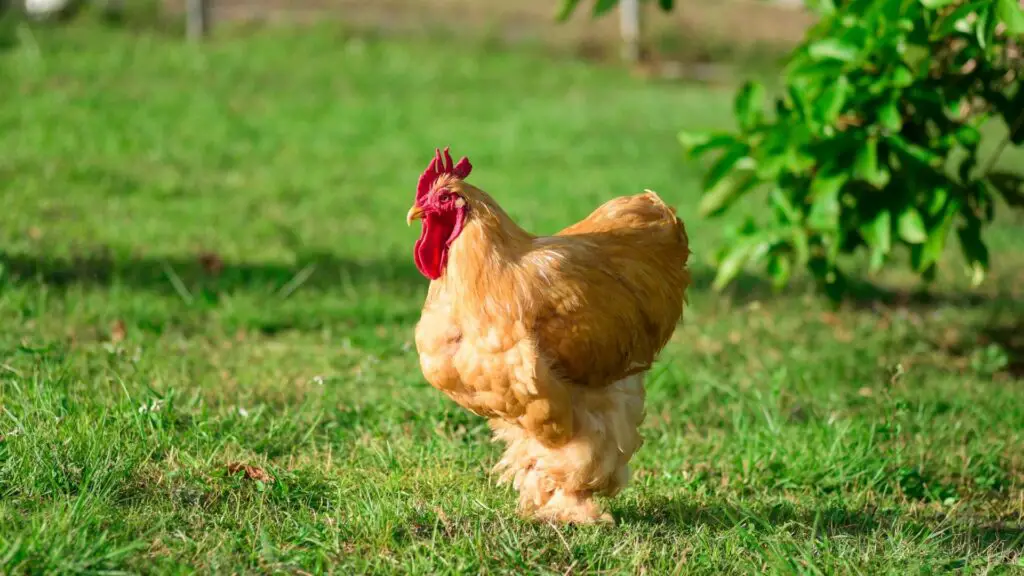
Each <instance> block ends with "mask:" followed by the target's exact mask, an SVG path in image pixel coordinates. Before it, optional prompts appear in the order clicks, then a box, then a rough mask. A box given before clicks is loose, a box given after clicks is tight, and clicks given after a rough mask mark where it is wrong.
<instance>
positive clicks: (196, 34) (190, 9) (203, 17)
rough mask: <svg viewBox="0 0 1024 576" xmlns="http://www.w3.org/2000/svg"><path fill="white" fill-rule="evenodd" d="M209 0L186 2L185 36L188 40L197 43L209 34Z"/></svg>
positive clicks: (189, 0) (188, 0) (190, 0)
mask: <svg viewBox="0 0 1024 576" xmlns="http://www.w3.org/2000/svg"><path fill="white" fill-rule="evenodd" d="M210 2H211V0H186V7H185V11H186V15H185V18H186V34H187V36H188V39H189V40H191V41H193V42H197V41H199V40H202V39H203V38H205V37H206V35H207V34H208V33H209V32H210Z"/></svg>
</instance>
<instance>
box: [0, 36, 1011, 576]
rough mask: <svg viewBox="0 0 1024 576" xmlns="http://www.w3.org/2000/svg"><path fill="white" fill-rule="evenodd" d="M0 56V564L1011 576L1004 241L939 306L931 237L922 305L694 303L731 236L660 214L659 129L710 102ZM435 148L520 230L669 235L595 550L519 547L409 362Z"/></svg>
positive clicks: (369, 58)
mask: <svg viewBox="0 0 1024 576" xmlns="http://www.w3.org/2000/svg"><path fill="white" fill-rule="evenodd" d="M19 40H20V44H19V45H18V46H17V47H15V48H10V49H8V50H7V51H6V52H4V53H3V54H2V55H0V74H2V76H0V78H2V81H3V82H4V88H3V91H4V98H3V100H2V101H0V126H3V130H2V131H0V150H2V151H3V152H2V155H0V190H2V203H3V210H0V323H2V326H3V330H2V331H0V572H3V573H9V574H20V573H33V574H35V573H54V572H60V573H74V572H81V573H86V572H92V573H98V572H107V573H110V572H116V571H124V572H132V573H161V574H183V573H191V572H194V571H195V572H200V573H211V572H233V573H268V572H272V571H279V572H284V573H295V574H301V573H315V572H322V571H332V572H334V573H338V574H344V573H395V572H398V573H413V574H446V573H451V574H456V573H509V574H512V573H516V574H521V573H524V572H526V571H530V572H535V573H552V574H554V573H558V574H576V573H584V572H587V573H590V572H592V571H593V572H600V573H641V574H643V573H646V574H668V573H707V574H721V573H756V572H771V573H870V574H882V573H891V574H909V573H935V572H943V571H948V570H951V569H966V570H967V571H970V572H985V571H992V572H991V573H999V571H1002V573H1019V572H1020V571H1021V570H1022V566H1024V560H1022V558H1024V557H1022V554H1021V551H1022V550H1024V527H1022V525H1021V523H1022V515H1024V381H1022V379H1021V378H1022V377H1021V372H1022V365H1021V349H1022V347H1024V342H1021V333H1022V324H1021V318H1022V317H1024V304H1022V298H1021V296H1022V291H1024V276H1022V273H1021V270H1022V263H1024V257H1022V256H1021V254H1020V253H1019V246H1020V245H1021V241H1022V240H1024V234H1022V232H1021V227H1020V219H1019V218H1018V217H1013V216H1009V215H1006V213H1005V212H1004V215H1003V216H1001V217H1000V220H999V222H998V223H997V225H996V226H995V227H994V228H993V229H992V230H991V232H990V233H989V234H988V236H987V239H988V240H989V241H990V242H991V245H992V250H993V261H994V263H995V270H994V271H993V276H992V277H991V278H990V280H989V282H988V283H987V284H986V285H985V286H983V287H982V288H981V289H978V290H975V291H972V290H970V289H969V288H968V286H967V281H966V278H965V276H964V274H963V273H962V270H961V259H960V258H959V256H958V255H957V254H956V251H955V249H954V248H951V250H950V254H949V257H948V258H947V259H945V260H944V261H943V263H942V269H941V273H940V275H939V282H938V284H937V285H936V286H934V287H933V289H932V291H931V296H930V297H929V298H920V297H916V296H913V295H911V294H909V293H908V292H907V291H906V288H907V287H908V286H910V284H908V282H909V279H908V278H906V277H904V276H903V275H901V274H899V273H891V274H887V275H883V276H882V277H881V278H879V279H877V282H878V283H879V284H880V285H881V286H882V287H883V288H884V290H883V291H876V293H874V294H873V295H869V294H868V293H867V292H865V293H864V294H863V295H862V296H858V297H857V298H856V299H854V300H851V301H850V302H847V303H846V304H844V305H843V306H842V307H840V308H839V309H837V310H833V309H831V308H830V307H829V306H828V305H827V304H826V303H825V302H824V301H823V300H822V299H821V298H820V297H818V296H816V295H814V294H813V293H811V292H808V291H807V290H805V289H804V288H803V284H802V281H798V282H797V284H796V285H794V287H793V288H791V289H790V290H788V291H786V292H785V293H783V294H779V295H776V294H773V293H772V292H771V291H770V290H768V289H767V288H766V287H765V284H764V282H763V281H762V280H760V279H759V277H758V276H757V275H756V272H757V271H756V270H754V271H751V272H750V274H749V275H747V276H745V277H744V278H742V279H741V282H740V284H739V285H738V286H737V287H736V288H734V289H732V290H731V291H729V292H727V293H726V294H724V295H718V294H714V293H712V292H711V291H710V289H709V288H708V285H709V283H710V278H711V276H712V275H713V268H712V258H713V256H714V250H715V247H716V243H717V241H718V240H719V239H720V238H721V237H722V230H723V228H724V226H726V225H727V224H729V223H730V222H733V221H734V220H729V219H727V220H726V221H720V220H705V219H701V218H700V217H698V215H697V214H696V210H695V207H696V204H697V201H698V198H699V178H700V175H701V166H697V165H694V164H691V163H687V162H684V161H683V160H682V155H681V153H680V151H679V149H678V144H677V141H676V133H677V131H678V130H680V129H682V128H689V129H695V128H701V127H711V126H727V125H728V123H729V120H728V118H729V110H730V92H729V91H728V90H727V89H710V88H706V87H702V86H697V85H688V84H671V83H666V82H649V81H643V80H640V79H637V78H634V77H632V76H631V75H630V74H628V73H627V72H624V71H621V70H616V69H611V68H603V67H597V66H594V65H589V64H583V63H578V62H569V61H561V60H556V59H552V58H550V57H548V56H546V55H545V54H541V53H533V52H530V51H520V52H509V51H503V50H500V49H486V50H485V49H483V48H482V47H481V46H478V45H474V44H470V43H467V42H464V41H462V40H459V41H451V42H440V41H439V40H438V39H437V38H435V39H432V40H431V39H422V40H416V39H406V40H402V41H397V42H396V41H388V42H385V41H380V40H373V39H361V38H359V37H355V36H347V35H344V34H341V33H339V32H337V31H336V29H334V28H327V27H320V28H313V29H305V30H302V31H289V30H278V31H273V32H264V33H260V34H254V35H251V36H245V35H236V36H231V37H226V38H222V39H219V40H215V41H213V42H212V44H210V45H209V46H205V47H192V46H187V45H184V44H183V43H181V42H180V40H179V39H177V38H169V37H165V36H161V35H159V34H157V33H126V32H116V31H104V30H100V29H97V28H92V27H89V26H76V27H72V28H70V29H66V30H49V31H42V30H40V31H37V32H36V33H35V34H34V35H30V34H27V33H23V34H21V35H20V36H19ZM444 145H451V146H452V149H453V151H454V153H455V154H457V155H462V154H468V155H469V156H470V157H471V158H472V160H473V162H474V165H475V167H476V168H475V170H474V173H473V176H472V178H473V182H474V183H475V184H476V185H478V186H481V187H482V188H484V189H486V190H488V191H490V192H491V193H492V194H493V195H494V196H495V197H496V198H497V199H498V200H499V201H500V202H501V203H502V204H503V205H504V206H505V207H506V208H507V209H508V211H509V212H510V213H511V214H512V216H513V217H514V218H516V219H517V220H518V221H519V222H520V223H521V224H522V225H524V226H525V227H527V228H528V229H532V230H535V231H537V232H540V233H545V232H552V231H554V230H557V229H558V228H559V227H561V226H564V225H566V224H568V223H570V222H572V221H575V220H577V219H579V218H582V217H583V216H585V215H586V214H587V213H588V211H589V210H591V209H592V208H593V207H595V206H596V205H598V204H599V203H600V202H602V201H603V200H605V199H607V198H609V197H611V196H612V195H616V194H629V193H635V192H639V191H641V190H642V189H644V188H651V189H654V190H657V191H658V192H659V193H660V194H661V195H662V197H663V198H665V199H666V200H667V201H669V202H671V203H673V204H675V205H677V206H678V207H679V209H680V214H681V215H682V216H683V218H684V219H685V220H686V222H687V225H688V227H689V231H690V238H691V240H692V243H693V251H694V260H693V269H694V275H695V279H696V284H695V286H694V288H693V291H692V293H691V298H690V303H691V305H690V307H689V309H688V311H687V315H686V320H685V324H684V325H683V326H682V327H681V328H680V329H679V330H678V331H677V333H676V336H675V337H674V338H673V340H672V342H671V343H670V345H669V347H668V349H667V350H666V352H665V354H664V356H663V358H662V359H661V360H660V362H659V363H658V364H657V366H656V368H655V369H654V371H653V373H652V374H651V377H650V378H649V382H648V386H649V401H648V406H649V408H648V419H647V422H646V425H645V429H644V434H645V436H646V439H647V443H646V444H645V446H644V447H643V448H642V450H641V451H640V452H639V454H638V456H637V458H636V460H635V464H636V476H635V483H634V484H633V486H632V487H631V488H630V489H629V490H627V491H626V492H625V493H624V494H622V495H621V496H620V497H619V498H617V499H615V500H614V501H612V502H611V510H612V512H613V514H614V515H615V516H616V517H617V519H618V522H619V523H618V525H617V526H615V527H592V528H578V529H577V528H565V527H553V526H548V525H538V524H531V523H525V522H523V521H521V520H519V519H518V518H517V516H516V514H515V511H514V506H515V496H514V494H512V493H511V492H510V491H508V490H507V489H499V488H496V487H495V486H494V485H493V482H492V479H491V478H489V477H488V475H487V472H486V470H487V468H488V467H489V466H490V465H492V464H493V463H494V461H495V460H496V457H497V455H498V447H497V446H495V445H493V444H491V443H489V442H488V434H487V430H486V427H485V425H484V422H482V421H481V420H479V419H478V418H475V417H473V416H471V415H468V414H467V413H465V412H464V411H462V410H460V409H458V408H457V407H455V406H454V405H452V404H451V403H450V402H449V401H447V400H446V399H444V398H443V397H442V396H441V395H440V394H438V393H437V392H435V391H434V390H432V389H431V388H430V387H429V386H428V385H427V384H426V383H425V382H424V381H423V378H422V377H421V375H420V373H419V370H418V366H417V359H416V353H415V350H414V347H413V345H412V333H413V325H414V323H415V322H416V320H417V318H418V312H419V308H420V305H421V302H422V299H423V297H424V295H425V291H426V280H424V279H423V278H422V277H421V276H419V275H418V273H417V272H416V269H415V267H414V266H413V263H412V245H413V242H414V240H415V237H416V234H417V231H416V230H415V229H410V228H407V227H406V226H405V223H404V218H405V213H406V210H407V209H408V207H409V205H410V204H411V202H412V200H413V197H414V190H415V182H416V178H417V176H418V174H419V172H420V171H421V170H422V169H423V167H424V166H425V164H426V162H427V161H428V160H429V158H430V155H431V153H432V151H433V149H434V147H435V146H444ZM1006 158H1007V159H1006V161H1007V162H1020V161H1021V156H1020V155H1019V154H1018V155H1016V156H1012V155H1007V157H1006ZM749 210H751V211H756V210H757V206H756V205H753V206H750V207H749ZM1015 247H1017V248H1015ZM1014 571H1016V572H1014Z"/></svg>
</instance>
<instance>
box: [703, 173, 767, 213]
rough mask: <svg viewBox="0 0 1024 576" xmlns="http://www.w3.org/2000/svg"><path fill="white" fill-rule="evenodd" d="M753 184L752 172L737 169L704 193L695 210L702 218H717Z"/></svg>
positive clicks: (753, 175)
mask: <svg viewBox="0 0 1024 576" xmlns="http://www.w3.org/2000/svg"><path fill="white" fill-rule="evenodd" d="M755 184H757V174H756V173H755V172H754V171H753V170H740V169H737V170H735V171H733V172H732V173H731V174H728V175H727V176H726V177H725V178H722V179H721V180H719V181H718V183H717V184H715V185H714V187H712V188H711V189H710V190H708V191H707V192H705V193H704V195H703V196H702V197H701V200H700V205H699V206H698V208H697V210H698V212H699V213H700V215H701V216H704V217H708V216H718V215H719V214H721V213H722V212H724V211H725V209H726V208H728V207H729V205H730V204H732V203H733V202H734V201H735V200H736V199H737V198H739V197H740V196H742V195H743V193H744V192H746V191H748V190H750V189H751V188H753V187H754V185H755Z"/></svg>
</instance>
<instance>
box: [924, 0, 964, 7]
mask: <svg viewBox="0 0 1024 576" xmlns="http://www.w3.org/2000/svg"><path fill="white" fill-rule="evenodd" d="M953 2H956V0H921V5H922V6H924V7H925V8H931V9H935V8H942V7H943V6H949V5H950V4H952V3H953Z"/></svg>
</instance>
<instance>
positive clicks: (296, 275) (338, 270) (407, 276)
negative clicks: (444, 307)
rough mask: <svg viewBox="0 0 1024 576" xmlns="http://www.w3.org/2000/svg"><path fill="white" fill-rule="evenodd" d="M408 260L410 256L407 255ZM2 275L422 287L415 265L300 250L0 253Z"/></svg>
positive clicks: (99, 282)
mask: <svg viewBox="0 0 1024 576" xmlns="http://www.w3.org/2000/svg"><path fill="white" fill-rule="evenodd" d="M410 260H411V257H410ZM0 264H2V265H3V266H4V268H5V274H6V275H9V276H12V277H14V278H16V279H17V281H21V282H39V283H41V284H44V285H46V286H48V287H50V288H53V289H57V290H64V289H67V288H69V287H72V286H86V287H109V286H124V287H128V288H132V289H136V290H142V291H153V292H159V293H175V292H178V293H181V292H182V291H185V292H188V293H191V294H197V293H207V294H219V293H234V292H238V291H245V290H257V291H264V290H266V291H275V292H288V291H298V290H310V289H314V290H320V291H330V290H344V289H346V288H348V287H356V288H359V287H362V286H372V287H376V288H398V289H401V290H405V291H413V290H417V289H421V288H425V287H426V285H427V280H426V279H424V278H423V277H422V276H421V275H420V274H419V272H418V271H417V270H416V268H415V266H413V265H412V264H411V263H409V264H405V263H401V262H397V261H386V260H385V261H379V260H378V261H372V260H371V261H356V260H353V259H347V258H340V257H338V256H335V255H332V254H327V253H311V252H307V253H304V254H302V255H301V256H300V257H299V258H297V261H296V263H295V264H294V265H292V264H287V263H276V262H232V261H227V260H223V259H221V258H220V256H218V255H216V254H213V253H201V254H197V255H195V256H194V257H180V256H176V257H170V258H152V257H119V256H115V255H113V254H111V253H109V252H102V251H100V252H93V253H89V254H85V255H79V256H73V257H60V256H57V257H53V256H45V255H34V254H5V253H3V252H0Z"/></svg>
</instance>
